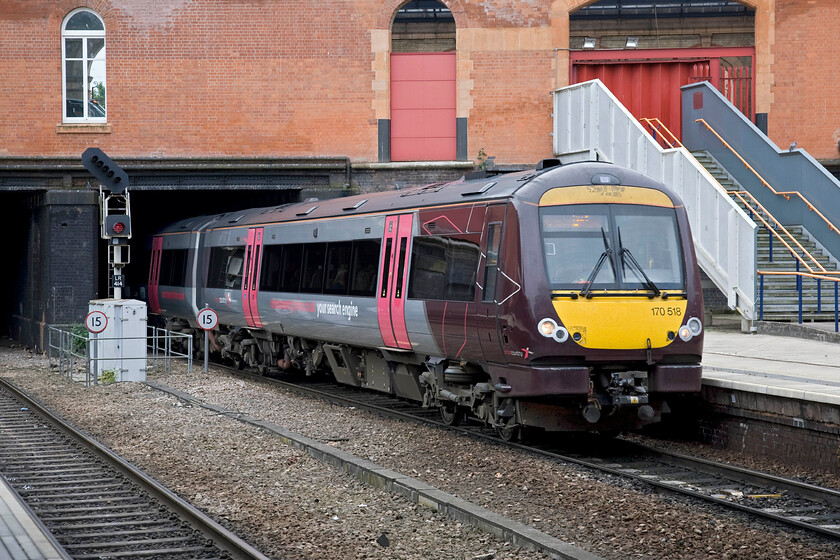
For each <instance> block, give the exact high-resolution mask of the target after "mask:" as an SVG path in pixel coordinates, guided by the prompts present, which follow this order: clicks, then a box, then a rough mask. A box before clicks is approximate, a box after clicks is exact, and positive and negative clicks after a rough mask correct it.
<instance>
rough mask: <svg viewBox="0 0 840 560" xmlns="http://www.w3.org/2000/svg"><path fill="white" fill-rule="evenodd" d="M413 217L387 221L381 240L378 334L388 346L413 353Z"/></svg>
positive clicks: (377, 306)
mask: <svg viewBox="0 0 840 560" xmlns="http://www.w3.org/2000/svg"><path fill="white" fill-rule="evenodd" d="M412 221H413V216H412V215H411V214H399V215H397V214H395V215H392V216H388V217H387V218H385V234H384V235H383V237H382V258H381V261H380V262H381V263H382V274H381V276H380V284H379V292H378V294H377V304H376V310H377V316H378V318H379V331H380V332H381V333H382V340H383V342H384V343H385V346H388V347H390V348H400V349H403V350H411V342H409V340H408V330H407V329H406V326H405V296H406V290H405V288H406V284H407V282H406V280H407V274H408V263H409V258H410V257H411V224H412Z"/></svg>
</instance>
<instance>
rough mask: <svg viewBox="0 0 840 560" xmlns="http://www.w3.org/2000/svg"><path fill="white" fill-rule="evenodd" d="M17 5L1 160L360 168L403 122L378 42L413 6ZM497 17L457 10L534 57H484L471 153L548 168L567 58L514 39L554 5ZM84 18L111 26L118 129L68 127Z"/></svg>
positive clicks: (470, 74) (0, 18) (466, 109)
mask: <svg viewBox="0 0 840 560" xmlns="http://www.w3.org/2000/svg"><path fill="white" fill-rule="evenodd" d="M6 4H7V5H8V2H7V3H6ZM12 4H14V9H11V8H10V9H8V10H4V11H3V13H2V14H0V49H2V52H3V53H4V55H3V57H2V58H0V75H2V76H3V77H4V79H3V80H2V82H0V136H2V137H4V138H15V141H14V142H13V143H8V144H4V145H2V146H0V157H2V156H3V155H9V156H31V155H38V156H70V155H76V154H80V153H81V152H82V151H83V150H84V149H85V148H86V147H88V146H91V145H97V146H99V147H101V148H102V149H103V150H105V151H106V152H107V153H108V154H109V155H111V156H112V157H115V158H119V157H131V156H134V157H199V156H208V157H209V156H219V157H249V156H254V157H257V156H260V157H311V156H325V155H330V156H332V155H335V156H345V155H346V156H349V157H350V158H351V159H352V160H353V161H354V162H358V161H361V162H374V161H377V119H378V118H388V117H389V116H388V115H387V114H386V116H385V117H382V116H380V115H378V114H377V108H380V110H381V109H382V108H383V107H384V109H385V111H386V113H387V108H388V106H387V103H385V104H383V103H382V100H383V94H384V95H385V96H386V97H387V88H388V79H387V72H385V75H384V80H383V73H382V71H379V70H377V68H379V67H381V66H382V62H380V64H379V66H377V65H375V64H374V63H375V61H376V60H380V61H383V60H384V68H386V69H387V52H386V53H384V54H381V53H380V54H379V59H377V53H378V52H380V48H381V46H380V45H377V44H375V43H376V41H377V40H378V39H377V38H381V37H382V33H383V32H384V33H385V34H386V36H387V38H388V40H387V43H386V45H385V46H386V49H389V48H390V22H391V20H392V18H393V15H394V13H395V11H396V9H397V8H398V7H399V4H400V2H397V1H394V0H392V1H388V2H370V1H366V0H336V1H335V2H330V3H326V4H325V3H317V2H310V1H306V0H297V1H289V2H265V1H258V0H242V1H239V2H230V1H228V0H173V1H171V2H148V1H143V0H112V1H110V2H106V1H105V0H62V1H60V2H52V1H46V0H26V1H23V0H20V1H18V2H12ZM484 4H485V3H483V2H476V1H470V2H465V3H464V6H465V8H464V9H462V10H458V9H457V8H456V7H454V6H453V14H454V15H455V17H456V25H457V26H458V28H459V30H464V31H469V30H473V29H483V30H487V31H490V32H492V33H493V34H494V38H493V39H492V41H491V43H488V44H492V45H493V47H492V49H491V50H496V49H497V48H502V47H503V48H504V49H505V50H507V51H520V52H519V53H518V54H511V55H509V56H503V57H494V56H490V57H479V58H478V59H477V60H473V62H472V69H471V70H467V71H466V72H465V73H463V72H462V73H461V74H460V75H459V78H460V79H463V80H475V82H476V83H475V84H472V87H471V89H469V88H468V89H467V91H471V92H472V99H469V98H463V96H462V97H461V100H462V105H463V110H462V111H461V112H462V113H463V114H460V115H459V116H466V117H468V118H470V120H471V121H472V120H473V119H475V120H476V121H477V122H478V121H481V122H480V124H478V125H477V126H475V127H473V128H472V129H471V130H470V134H471V137H470V139H469V146H470V147H469V152H468V153H469V155H470V157H474V156H475V155H476V154H477V152H478V148H479V147H482V146H484V147H485V150H486V149H487V147H489V146H492V149H493V151H494V155H496V156H497V162H498V163H514V164H519V163H534V162H536V161H537V160H539V159H540V158H542V157H549V156H550V155H551V142H550V137H549V133H550V132H551V122H550V116H549V115H550V112H551V102H550V101H551V100H550V95H549V92H550V89H551V83H552V79H553V69H552V46H551V45H550V44H548V43H547V42H545V41H543V42H542V43H541V44H539V45H533V44H530V45H522V46H520V45H519V44H518V43H517V44H511V43H510V41H508V44H507V45H505V44H504V41H503V40H502V42H499V40H501V39H502V37H503V35H505V34H508V35H509V34H510V33H509V32H510V30H511V29H514V30H516V28H517V27H519V28H522V29H523V30H525V31H528V30H529V29H531V28H534V29H546V26H547V25H548V16H547V14H548V13H549V2H548V1H547V0H545V1H541V2H536V3H528V5H527V6H524V7H523V6H520V5H519V4H520V3H517V2H513V1H511V0H504V1H498V2H494V4H495V6H493V7H492V8H488V7H487V6H485V5H484ZM80 6H87V7H90V8H91V9H93V10H95V11H97V13H99V14H100V15H101V16H102V17H103V19H104V21H105V26H106V33H107V39H106V40H107V107H108V125H107V126H106V127H102V126H99V127H85V128H80V127H70V126H57V125H60V123H61V108H62V107H61V40H60V37H61V24H62V21H63V19H64V17H65V16H66V15H67V13H69V12H70V11H71V10H73V9H75V8H77V7H80ZM512 26H513V27H512ZM468 34H469V33H468ZM516 40H517V42H518V36H517V39H516ZM476 52H478V53H480V52H481V48H480V49H479V50H478V51H476ZM465 53H466V51H465ZM484 64H487V65H488V66H487V67H486V68H485V67H484V66H483V65H484ZM485 80H492V81H491V82H489V83H485ZM485 85H486V86H487V87H488V88H489V90H490V94H491V97H489V98H487V99H484V98H483V97H484V95H485V92H484V87H485ZM383 88H384V92H383ZM377 92H378V93H377ZM377 100H379V101H380V102H379V104H378V105H377V103H375V101H377ZM475 105H480V110H478V108H477V109H476V110H473V109H472V107H471V106H475ZM514 136H515V138H516V141H515V142H514V141H511V138H512V137H514Z"/></svg>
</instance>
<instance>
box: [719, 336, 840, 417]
mask: <svg viewBox="0 0 840 560" xmlns="http://www.w3.org/2000/svg"><path fill="white" fill-rule="evenodd" d="M703 384H704V385H713V386H717V387H724V388H731V389H736V390H739V391H748V392H756V393H762V394H767V395H774V396H779V397H784V398H794V399H803V400H807V401H813V402H821V403H826V404H834V405H840V344H835V343H832V342H821V341H817V340H809V339H807V338H800V337H797V336H772V335H766V334H745V333H741V332H737V331H714V330H713V331H707V332H706V335H705V344H704V349H703Z"/></svg>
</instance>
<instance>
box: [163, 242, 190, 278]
mask: <svg viewBox="0 0 840 560" xmlns="http://www.w3.org/2000/svg"><path fill="white" fill-rule="evenodd" d="M160 285H161V286H178V287H184V286H186V285H187V250H186V249H165V250H163V251H161V255H160Z"/></svg>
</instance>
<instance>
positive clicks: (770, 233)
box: [767, 228, 773, 262]
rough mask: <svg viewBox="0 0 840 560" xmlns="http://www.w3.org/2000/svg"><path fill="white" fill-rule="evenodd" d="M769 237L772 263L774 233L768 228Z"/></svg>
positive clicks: (771, 260)
mask: <svg viewBox="0 0 840 560" xmlns="http://www.w3.org/2000/svg"><path fill="white" fill-rule="evenodd" d="M767 235H768V237H769V238H770V262H773V232H772V231H770V228H767Z"/></svg>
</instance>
